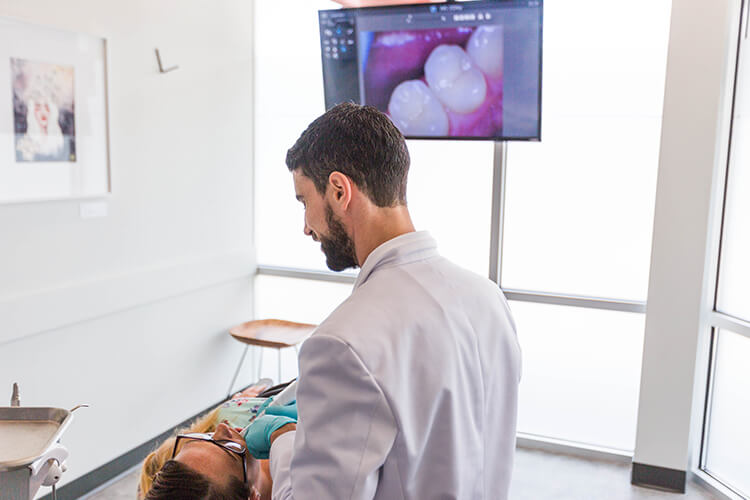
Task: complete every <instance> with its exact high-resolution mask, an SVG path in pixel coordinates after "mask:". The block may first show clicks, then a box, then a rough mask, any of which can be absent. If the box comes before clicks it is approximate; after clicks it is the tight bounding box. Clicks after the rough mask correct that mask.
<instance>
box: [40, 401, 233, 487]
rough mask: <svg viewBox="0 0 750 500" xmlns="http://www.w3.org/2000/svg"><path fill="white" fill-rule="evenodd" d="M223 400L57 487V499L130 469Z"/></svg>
mask: <svg viewBox="0 0 750 500" xmlns="http://www.w3.org/2000/svg"><path fill="white" fill-rule="evenodd" d="M224 401H226V399H222V400H221V401H218V402H217V403H216V404H214V405H211V406H209V407H208V408H206V409H205V410H203V411H201V412H199V413H197V414H196V415H194V416H192V417H190V418H188V419H186V420H184V421H182V422H180V423H179V424H177V425H175V426H174V427H171V428H170V429H167V430H166V431H164V432H162V433H161V434H159V435H158V436H156V437H154V438H152V439H149V440H148V441H146V442H145V443H143V444H141V445H139V446H137V447H135V448H133V449H132V450H130V451H128V452H127V453H125V454H123V455H120V456H119V457H117V458H115V459H114V460H112V461H110V462H107V463H106V464H104V465H102V466H101V467H98V468H96V469H94V470H92V471H91V472H89V473H87V474H84V475H83V476H81V477H79V478H76V479H74V480H73V481H71V482H69V483H67V484H66V485H64V486H62V487H60V488H58V489H57V500H76V499H78V498H81V497H82V496H85V495H87V494H89V493H91V492H92V491H93V490H95V489H97V488H99V487H100V486H102V485H103V484H105V483H107V482H109V481H111V480H112V479H114V478H116V477H117V476H119V475H121V474H122V473H123V472H126V471H128V470H130V469H132V468H133V467H135V466H136V465H138V464H139V463H140V462H142V461H143V459H144V458H146V456H147V455H148V454H149V453H151V452H152V451H154V449H155V448H156V447H157V446H158V445H159V444H160V443H162V442H163V441H164V440H166V439H167V438H169V437H170V436H172V433H173V432H174V431H175V430H177V429H179V428H182V427H186V426H188V425H190V424H191V423H192V422H193V421H194V420H195V419H196V418H198V417H200V416H202V415H205V414H206V413H208V412H210V411H211V410H213V409H214V408H216V407H217V406H219V405H220V404H222V403H223V402H224ZM135 496H136V492H135V491H133V498H135ZM39 500H52V493H51V492H50V493H48V494H46V495H44V496H43V497H41V498H40V499H39Z"/></svg>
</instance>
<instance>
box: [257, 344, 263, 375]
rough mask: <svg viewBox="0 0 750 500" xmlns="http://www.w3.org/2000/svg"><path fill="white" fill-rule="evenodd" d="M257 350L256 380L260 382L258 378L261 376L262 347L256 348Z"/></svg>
mask: <svg viewBox="0 0 750 500" xmlns="http://www.w3.org/2000/svg"><path fill="white" fill-rule="evenodd" d="M256 349H257V350H258V377H257V380H260V377H261V376H262V375H263V348H262V347H256Z"/></svg>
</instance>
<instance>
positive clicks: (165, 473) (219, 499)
mask: <svg viewBox="0 0 750 500" xmlns="http://www.w3.org/2000/svg"><path fill="white" fill-rule="evenodd" d="M250 495H251V491H250V488H249V487H248V486H247V485H246V484H245V483H243V482H242V481H240V480H239V479H237V478H236V477H232V478H230V479H229V480H228V484H227V485H226V486H224V487H222V486H219V485H217V484H214V483H212V482H211V481H209V480H208V479H207V478H206V477H205V476H203V475H202V474H199V473H198V472H196V471H194V470H193V469H191V468H190V467H188V466H187V465H185V464H182V463H180V462H178V461H176V460H169V461H167V462H166V463H165V464H164V466H163V467H162V468H161V470H160V471H159V472H158V473H157V474H156V477H155V478H154V483H153V484H152V485H151V489H150V490H148V493H147V494H146V497H145V498H144V500H247V498H248V497H249V496H250Z"/></svg>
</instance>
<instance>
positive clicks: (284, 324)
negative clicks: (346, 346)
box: [227, 319, 318, 397]
mask: <svg viewBox="0 0 750 500" xmlns="http://www.w3.org/2000/svg"><path fill="white" fill-rule="evenodd" d="M317 326H318V325H311V324H308V323H295V322H293V321H285V320H283V319H256V320H254V321H248V322H247V323H242V324H241V325H237V326H235V327H232V328H230V329H229V334H230V335H231V336H232V337H234V338H235V339H236V340H239V341H240V342H242V343H243V344H245V350H244V351H243V352H242V357H241V358H240V363H239V365H237V370H236V371H235V372H234V377H233V378H232V383H231V384H229V391H228V392H227V396H228V397H230V396H231V395H232V387H234V383H235V382H236V381H237V377H238V376H239V374H240V369H241V368H242V363H244V362H245V356H246V355H247V350H248V348H249V347H250V346H251V345H254V346H258V347H270V348H272V349H276V350H277V352H278V357H279V378H278V380H276V383H277V384H278V383H281V350H282V349H284V348H287V347H294V351H295V352H297V344H299V343H300V342H302V341H303V340H305V338H307V336H308V335H310V333H312V331H313V330H314V329H315V328H316V327H317ZM262 366H263V354H262V353H261V356H260V362H259V363H258V377H257V378H258V379H260V369H261V367H262Z"/></svg>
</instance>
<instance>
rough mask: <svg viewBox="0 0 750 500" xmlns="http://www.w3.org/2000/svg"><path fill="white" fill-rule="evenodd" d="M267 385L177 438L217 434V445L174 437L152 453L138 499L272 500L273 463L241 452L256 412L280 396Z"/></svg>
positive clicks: (233, 401)
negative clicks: (244, 430)
mask: <svg viewBox="0 0 750 500" xmlns="http://www.w3.org/2000/svg"><path fill="white" fill-rule="evenodd" d="M267 385H268V384H264V383H263V381H261V382H259V383H258V384H255V385H253V386H251V387H249V388H248V389H245V390H244V391H242V392H240V393H237V394H235V395H234V396H233V397H232V399H231V400H229V401H227V402H225V403H223V404H222V405H220V406H219V407H218V408H215V409H214V410H213V411H211V412H210V413H208V414H207V415H205V416H203V417H201V418H199V419H198V420H196V421H195V422H194V423H193V424H192V425H190V426H189V427H188V428H187V429H181V430H179V431H178V432H177V433H176V434H177V435H184V434H192V433H209V432H213V433H214V434H213V440H207V439H206V438H205V437H203V436H200V437H199V436H195V437H193V438H191V437H179V438H178V437H177V436H173V437H170V438H169V439H167V440H166V441H164V442H163V443H162V444H161V445H160V446H159V447H158V448H157V449H156V450H155V451H153V452H152V453H151V454H149V455H148V456H147V457H146V459H145V460H144V461H143V467H142V468H141V478H140V482H139V485H138V498H139V500H144V499H145V500H161V499H165V500H166V499H178V498H180V499H181V498H205V499H206V500H219V499H226V500H235V499H237V500H247V499H248V498H250V499H252V500H267V499H270V498H271V485H272V482H271V475H270V473H269V469H268V460H257V459H255V458H253V457H252V456H251V455H250V453H245V454H244V457H243V456H242V454H241V450H244V449H245V440H244V438H243V437H242V436H241V435H240V433H239V432H238V431H239V430H240V429H242V428H243V427H245V426H246V425H247V423H248V422H249V420H250V418H251V417H252V416H253V415H254V414H255V413H257V410H258V408H259V407H260V405H261V404H262V403H263V402H264V401H265V396H270V395H272V394H273V393H274V392H278V390H279V389H277V388H273V390H267V389H266V387H267ZM284 385H286V384H284ZM261 396H262V397H261ZM176 441H179V442H177V443H176ZM175 444H177V446H176V447H175ZM173 453H174V458H173Z"/></svg>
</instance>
